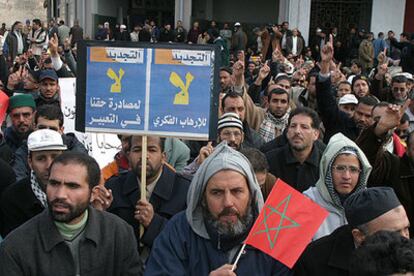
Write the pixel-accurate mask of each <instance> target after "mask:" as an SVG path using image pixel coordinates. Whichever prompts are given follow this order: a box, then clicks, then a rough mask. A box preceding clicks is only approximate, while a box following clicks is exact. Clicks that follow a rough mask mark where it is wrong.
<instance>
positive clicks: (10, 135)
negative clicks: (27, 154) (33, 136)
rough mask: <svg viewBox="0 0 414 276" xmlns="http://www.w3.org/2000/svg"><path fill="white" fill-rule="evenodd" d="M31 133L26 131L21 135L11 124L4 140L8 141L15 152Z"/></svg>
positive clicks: (5, 132)
mask: <svg viewBox="0 0 414 276" xmlns="http://www.w3.org/2000/svg"><path fill="white" fill-rule="evenodd" d="M29 134H30V131H29V132H27V133H25V134H24V135H20V134H18V133H17V132H16V131H15V130H14V127H13V126H9V127H8V128H6V130H5V131H4V140H5V141H6V143H7V145H8V146H9V148H10V149H11V151H12V152H13V154H14V153H15V152H16V150H17V149H18V148H19V147H20V146H21V145H23V144H24V143H25V142H26V139H27V137H28V136H29Z"/></svg>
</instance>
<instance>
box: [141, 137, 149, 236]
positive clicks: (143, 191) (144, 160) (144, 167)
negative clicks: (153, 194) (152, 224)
mask: <svg viewBox="0 0 414 276" xmlns="http://www.w3.org/2000/svg"><path fill="white" fill-rule="evenodd" d="M141 149H142V151H141V153H142V156H141V183H140V184H141V185H140V190H141V200H145V199H146V198H147V136H146V135H144V136H142V144H141ZM142 235H144V226H143V225H142V224H140V226H139V237H140V238H141V237H142Z"/></svg>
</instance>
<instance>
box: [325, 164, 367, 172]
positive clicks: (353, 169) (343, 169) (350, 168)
mask: <svg viewBox="0 0 414 276" xmlns="http://www.w3.org/2000/svg"><path fill="white" fill-rule="evenodd" d="M332 168H333V169H334V170H335V171H337V172H338V173H341V174H342V173H345V172H347V171H348V172H349V173H350V174H359V173H361V169H360V168H358V167H355V166H345V165H337V166H332Z"/></svg>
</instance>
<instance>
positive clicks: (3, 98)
mask: <svg viewBox="0 0 414 276" xmlns="http://www.w3.org/2000/svg"><path fill="white" fill-rule="evenodd" d="M8 107H9V96H7V95H6V93H4V92H3V91H1V90H0V124H1V123H3V121H4V118H5V117H6V113H7V108H8Z"/></svg>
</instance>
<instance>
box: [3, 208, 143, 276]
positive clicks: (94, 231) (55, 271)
mask: <svg viewBox="0 0 414 276" xmlns="http://www.w3.org/2000/svg"><path fill="white" fill-rule="evenodd" d="M135 244H136V242H135V237H134V234H133V233H132V229H131V227H130V226H129V225H128V224H126V223H125V222H124V221H122V220H121V219H119V218H117V217H116V216H114V215H112V214H109V213H107V212H101V211H98V210H95V209H94V208H91V207H89V209H88V220H87V222H86V225H85V229H84V231H83V238H82V239H81V240H80V241H79V267H80V275H87V276H102V275H113V276H120V275H122V276H132V275H142V274H143V273H142V263H141V261H140V258H139V255H138V251H137V250H136V246H135ZM0 263H1V265H0V275H76V271H75V270H76V268H75V265H74V260H73V256H72V254H71V251H70V249H69V247H68V245H67V244H65V240H64V239H63V236H62V235H61V234H60V233H59V230H58V229H57V227H56V224H55V223H54V221H53V219H52V217H51V215H50V213H49V212H48V210H45V211H44V212H42V213H41V214H39V215H38V216H36V217H34V218H33V219H31V220H30V221H28V222H27V223H26V224H24V225H22V226H21V227H19V228H18V229H16V230H15V231H13V232H12V233H10V235H9V236H8V237H7V238H6V239H5V240H4V241H3V242H2V243H1V244H0Z"/></svg>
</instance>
